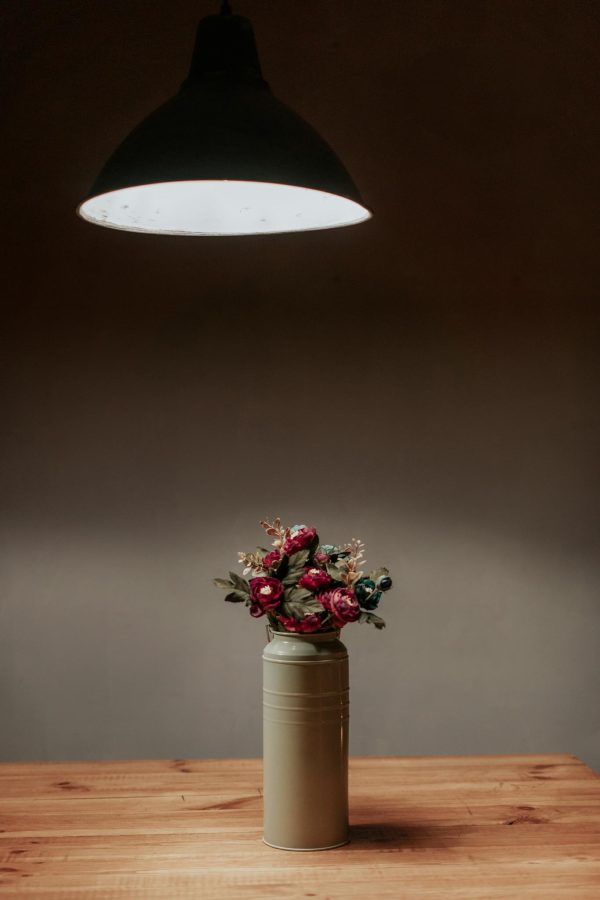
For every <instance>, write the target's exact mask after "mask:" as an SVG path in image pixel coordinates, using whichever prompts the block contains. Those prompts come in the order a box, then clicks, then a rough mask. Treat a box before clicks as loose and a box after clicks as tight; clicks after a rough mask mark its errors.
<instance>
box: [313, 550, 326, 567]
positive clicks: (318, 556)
mask: <svg viewBox="0 0 600 900" xmlns="http://www.w3.org/2000/svg"><path fill="white" fill-rule="evenodd" d="M315 562H318V563H321V565H324V564H325V563H326V562H329V553H325V551H324V550H317V552H316V553H315Z"/></svg>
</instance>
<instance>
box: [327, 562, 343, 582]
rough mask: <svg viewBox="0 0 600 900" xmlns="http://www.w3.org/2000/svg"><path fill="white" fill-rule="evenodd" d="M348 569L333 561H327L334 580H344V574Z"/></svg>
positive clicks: (329, 573) (330, 574)
mask: <svg viewBox="0 0 600 900" xmlns="http://www.w3.org/2000/svg"><path fill="white" fill-rule="evenodd" d="M346 571H347V570H346V569H342V568H340V566H334V565H333V563H327V574H328V575H329V576H331V578H333V580H334V581H341V582H343V578H342V575H343V574H344V575H345V574H346Z"/></svg>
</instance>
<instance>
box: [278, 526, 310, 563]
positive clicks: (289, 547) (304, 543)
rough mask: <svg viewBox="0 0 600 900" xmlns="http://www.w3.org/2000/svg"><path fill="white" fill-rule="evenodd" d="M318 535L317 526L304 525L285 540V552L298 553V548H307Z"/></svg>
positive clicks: (289, 553)
mask: <svg viewBox="0 0 600 900" xmlns="http://www.w3.org/2000/svg"><path fill="white" fill-rule="evenodd" d="M316 536H317V529H316V528H307V527H306V525H302V527H301V528H298V529H297V530H296V531H293V532H292V533H291V534H290V536H289V538H287V540H286V541H284V544H283V552H284V553H287V555H288V556H291V554H292V553H297V552H298V550H306V548H307V547H308V546H310V544H311V543H312V541H313V540H314V539H315V538H316Z"/></svg>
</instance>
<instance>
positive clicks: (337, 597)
mask: <svg viewBox="0 0 600 900" xmlns="http://www.w3.org/2000/svg"><path fill="white" fill-rule="evenodd" d="M319 600H320V601H321V603H322V604H323V606H324V607H325V609H326V610H327V611H328V612H329V613H331V618H332V619H333V623H334V625H335V626H336V627H337V628H343V627H344V625H346V624H347V623H348V622H355V621H356V620H357V619H358V617H359V616H360V606H359V605H358V600H357V599H356V597H355V596H354V594H353V592H352V591H351V590H350V589H349V588H333V589H332V590H331V591H324V592H323V593H322V594H319Z"/></svg>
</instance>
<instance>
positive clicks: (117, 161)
mask: <svg viewBox="0 0 600 900" xmlns="http://www.w3.org/2000/svg"><path fill="white" fill-rule="evenodd" d="M203 180H227V181H254V182H269V183H273V184H285V185H293V186H297V187H303V188H311V189H313V190H318V191H325V192H327V193H331V194H336V195H339V196H341V197H346V198H348V199H349V200H353V201H355V202H356V203H359V204H361V205H362V206H364V203H363V201H362V199H361V197H360V195H359V193H358V191H357V189H356V187H355V185H354V183H353V181H352V179H351V178H350V176H349V174H348V172H347V171H346V169H345V168H344V166H343V165H342V163H341V162H340V160H339V159H338V157H337V156H336V155H335V153H334V152H333V150H332V149H331V148H330V147H329V146H328V144H327V143H326V142H325V141H324V140H323V139H322V138H321V137H320V136H319V135H318V134H317V132H316V131H315V130H314V129H313V128H312V127H311V126H310V125H309V124H308V123H307V122H305V121H304V120H303V119H302V118H301V117H300V116H298V115H296V113H294V112H292V110H291V109H289V108H288V107H287V106H285V105H284V104H283V103H281V102H280V101H279V100H277V99H276V98H275V97H274V96H273V94H272V93H271V91H270V89H269V86H268V85H267V83H266V82H265V81H264V80H263V78H262V74H261V69H260V63H259V60H258V54H257V50H256V44H255V40H254V34H253V31H252V26H251V24H250V22H249V21H248V19H246V18H243V17H242V16H234V15H216V16H208V17H206V18H204V19H202V20H201V22H200V24H199V26H198V32H197V37H196V45H195V49H194V54H193V58H192V64H191V68H190V72H189V75H188V77H187V79H186V80H185V82H184V83H183V85H182V86H181V89H180V90H179V92H178V93H177V94H176V95H175V97H173V98H172V99H171V100H169V101H167V103H165V104H164V105H163V106H161V107H159V108H158V109H157V110H156V111H155V112H153V113H151V115H149V116H148V117H147V118H146V119H145V120H144V121H143V122H141V123H140V125H138V126H137V127H136V128H135V129H134V130H133V131H132V132H131V134H129V136H128V137H127V138H125V140H124V141H123V143H122V144H121V145H120V146H119V147H118V148H117V149H116V150H115V152H114V153H113V155H112V156H111V157H110V159H109V160H108V162H107V163H106V165H105V166H104V168H103V169H102V171H101V172H100V174H99V176H98V178H97V179H96V181H95V183H94V185H93V187H92V189H91V191H90V193H89V194H88V197H87V198H86V199H89V198H91V197H96V196H98V195H100V194H104V193H107V192H109V191H115V190H119V189H122V188H127V187H134V186H137V185H147V184H156V183H161V182H173V181H203Z"/></svg>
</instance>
